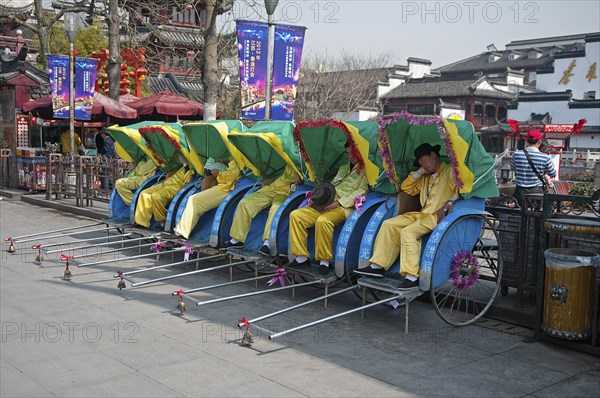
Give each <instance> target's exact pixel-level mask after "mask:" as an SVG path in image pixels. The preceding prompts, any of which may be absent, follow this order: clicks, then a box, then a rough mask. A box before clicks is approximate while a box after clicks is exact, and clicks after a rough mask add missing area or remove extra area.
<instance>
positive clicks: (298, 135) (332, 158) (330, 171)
mask: <svg viewBox="0 0 600 398" xmlns="http://www.w3.org/2000/svg"><path fill="white" fill-rule="evenodd" d="M294 140H295V141H296V142H297V143H298V148H299V150H300V154H301V156H302V159H303V160H304V163H305V165H306V168H307V170H308V176H309V180H310V181H313V182H315V183H317V184H319V183H321V182H325V181H331V180H332V179H333V178H334V177H335V175H336V173H337V172H338V169H339V168H340V167H341V166H342V165H344V164H347V163H348V162H349V159H348V150H346V148H345V145H346V143H348V145H349V150H350V151H353V152H354V153H356V155H357V157H358V158H359V163H360V166H361V167H362V168H363V169H364V171H365V174H366V176H367V179H368V181H369V185H371V186H373V185H375V184H376V180H377V177H378V176H379V170H378V168H377V166H375V164H374V163H373V162H372V161H371V160H370V150H371V148H370V145H369V142H368V141H367V140H366V139H365V138H364V137H362V135H361V134H360V132H359V128H358V127H356V126H354V125H352V124H350V123H345V122H341V121H339V120H333V119H324V120H310V121H304V122H300V123H298V124H297V125H296V128H295V129H294Z"/></svg>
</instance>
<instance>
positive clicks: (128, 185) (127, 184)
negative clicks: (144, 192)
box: [115, 175, 147, 205]
mask: <svg viewBox="0 0 600 398" xmlns="http://www.w3.org/2000/svg"><path fill="white" fill-rule="evenodd" d="M146 179H147V177H146V176H137V175H136V176H129V177H123V178H119V179H118V180H117V181H116V182H115V189H116V190H117V193H118V194H119V196H121V199H123V202H125V204H126V205H130V204H131V200H132V199H133V192H134V191H135V190H136V189H138V188H139V187H140V185H142V183H143V182H144V181H146Z"/></svg>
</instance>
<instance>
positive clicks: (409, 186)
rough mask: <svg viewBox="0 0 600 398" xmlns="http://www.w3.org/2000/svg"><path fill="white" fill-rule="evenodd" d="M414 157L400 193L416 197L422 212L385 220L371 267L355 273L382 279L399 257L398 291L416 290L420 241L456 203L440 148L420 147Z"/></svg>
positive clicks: (378, 234)
mask: <svg viewBox="0 0 600 398" xmlns="http://www.w3.org/2000/svg"><path fill="white" fill-rule="evenodd" d="M414 153H415V158H416V160H415V162H414V166H415V167H419V169H418V170H417V171H415V172H414V173H412V174H410V175H409V176H408V177H407V178H406V179H405V180H404V181H403V182H402V185H401V188H400V189H401V190H402V191H403V192H405V193H407V194H408V195H411V196H415V195H417V194H420V197H419V199H420V202H421V206H422V208H421V210H420V211H413V212H409V213H405V214H401V215H398V216H396V217H393V218H390V219H387V220H385V221H384V222H383V224H382V225H381V229H380V230H379V232H378V233H377V238H376V239H375V244H374V246H373V255H372V256H371V258H370V259H369V262H370V263H371V264H370V265H369V266H368V267H367V268H364V269H362V270H357V271H355V272H356V273H358V274H362V275H368V276H375V277H382V276H383V273H384V272H385V271H386V270H388V269H389V268H390V267H391V266H392V265H393V264H394V262H395V261H396V259H397V258H398V256H399V255H401V258H400V274H401V275H404V276H405V278H404V280H403V281H402V283H401V284H400V286H399V289H412V288H416V287H418V286H419V279H418V278H419V261H420V258H421V237H422V236H424V235H426V234H428V233H430V232H431V231H433V229H434V228H435V227H436V226H437V225H438V223H439V222H440V221H441V219H442V218H444V216H445V215H446V214H447V213H448V212H449V211H450V210H451V209H452V206H453V204H454V202H455V201H456V200H457V199H458V194H457V188H456V182H455V181H454V177H453V176H452V167H450V165H448V164H446V163H442V160H441V158H440V146H439V145H436V146H431V145H430V144H428V143H425V144H421V145H419V146H418V147H417V148H416V149H415V151H414Z"/></svg>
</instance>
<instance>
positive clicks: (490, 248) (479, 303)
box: [430, 214, 502, 326]
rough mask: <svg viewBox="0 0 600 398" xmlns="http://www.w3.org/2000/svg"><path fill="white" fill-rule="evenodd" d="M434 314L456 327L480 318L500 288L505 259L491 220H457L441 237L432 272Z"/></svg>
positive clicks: (471, 216) (477, 217)
mask: <svg viewBox="0 0 600 398" xmlns="http://www.w3.org/2000/svg"><path fill="white" fill-rule="evenodd" d="M431 275H432V276H431V287H430V296H431V301H432V302H433V304H434V307H435V311H436V312H437V313H438V315H439V316H440V317H441V318H442V319H443V320H444V321H445V322H447V323H449V324H451V325H454V326H463V325H469V324H471V323H473V322H475V321H477V320H478V319H479V318H481V317H482V316H483V315H484V314H485V313H486V312H487V310H488V309H489V308H490V306H491V305H492V302H493V301H494V299H495V298H496V295H497V294H498V291H499V289H500V281H501V279H502V256H501V255H500V239H499V236H498V231H497V230H496V228H495V227H494V224H493V223H492V220H490V219H489V218H488V217H484V216H483V215H480V214H467V215H464V216H462V217H459V218H457V219H456V220H455V221H453V222H452V224H451V225H450V226H449V227H448V229H447V230H446V231H445V232H444V234H443V235H442V237H441V239H440V242H439V244H438V246H437V250H436V254H435V259H434V262H433V266H432V270H431Z"/></svg>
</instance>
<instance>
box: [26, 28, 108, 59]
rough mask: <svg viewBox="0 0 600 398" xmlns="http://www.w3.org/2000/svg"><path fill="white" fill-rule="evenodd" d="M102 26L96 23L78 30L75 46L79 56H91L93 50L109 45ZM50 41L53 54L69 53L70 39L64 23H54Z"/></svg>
mask: <svg viewBox="0 0 600 398" xmlns="http://www.w3.org/2000/svg"><path fill="white" fill-rule="evenodd" d="M100 26H101V24H100V23H95V24H94V25H92V26H89V27H87V28H85V29H78V30H77V34H76V36H75V42H74V43H73V48H74V49H75V51H77V53H78V56H79V57H90V56H91V55H92V52H94V51H99V50H101V49H103V48H107V47H108V39H107V38H106V35H105V33H104V32H103V31H102V30H101V28H100ZM36 41H37V39H36ZM48 41H49V44H50V53H51V54H64V55H68V54H69V40H68V39H67V36H66V34H65V28H64V26H63V24H62V23H60V24H58V23H57V24H54V25H52V27H51V28H50V31H49V34H48ZM36 46H38V48H39V42H36Z"/></svg>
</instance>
